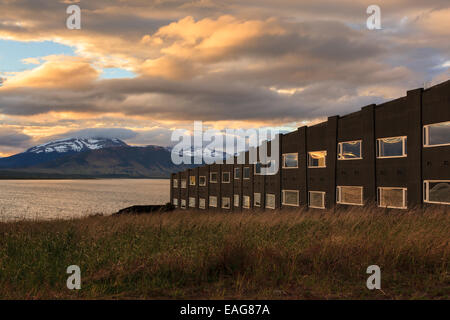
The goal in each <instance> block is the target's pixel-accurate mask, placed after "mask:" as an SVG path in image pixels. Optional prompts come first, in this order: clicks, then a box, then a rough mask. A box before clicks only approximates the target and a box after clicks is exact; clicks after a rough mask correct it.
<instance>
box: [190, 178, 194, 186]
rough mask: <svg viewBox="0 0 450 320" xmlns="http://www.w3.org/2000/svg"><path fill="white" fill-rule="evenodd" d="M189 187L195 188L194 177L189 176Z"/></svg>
mask: <svg viewBox="0 0 450 320" xmlns="http://www.w3.org/2000/svg"><path fill="white" fill-rule="evenodd" d="M189 185H190V186H195V176H189Z"/></svg>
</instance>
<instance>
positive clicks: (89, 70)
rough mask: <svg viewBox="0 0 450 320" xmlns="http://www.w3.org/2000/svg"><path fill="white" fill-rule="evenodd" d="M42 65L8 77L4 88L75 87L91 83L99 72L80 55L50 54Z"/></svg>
mask: <svg viewBox="0 0 450 320" xmlns="http://www.w3.org/2000/svg"><path fill="white" fill-rule="evenodd" d="M43 60H44V61H45V62H44V63H43V64H42V65H41V66H39V67H37V68H34V69H32V70H26V71H22V72H17V73H15V74H14V76H12V77H9V78H7V79H6V82H5V83H4V88H3V90H8V89H11V88H43V89H45V88H73V89H78V88H81V87H86V86H88V85H90V84H91V83H92V82H93V81H94V80H96V79H97V77H98V75H99V72H98V71H97V70H95V69H94V68H93V67H92V66H91V64H90V63H89V61H87V60H86V59H84V58H79V57H68V56H48V57H44V58H43Z"/></svg>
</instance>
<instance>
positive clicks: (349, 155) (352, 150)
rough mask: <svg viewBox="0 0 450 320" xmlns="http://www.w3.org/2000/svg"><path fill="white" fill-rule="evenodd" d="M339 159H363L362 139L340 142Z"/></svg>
mask: <svg viewBox="0 0 450 320" xmlns="http://www.w3.org/2000/svg"><path fill="white" fill-rule="evenodd" d="M338 159H339V160H357V159H362V151H361V140H358V141H347V142H339V143H338Z"/></svg>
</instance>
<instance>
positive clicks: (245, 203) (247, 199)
mask: <svg viewBox="0 0 450 320" xmlns="http://www.w3.org/2000/svg"><path fill="white" fill-rule="evenodd" d="M242 207H243V208H247V209H248V208H250V196H243V197H242Z"/></svg>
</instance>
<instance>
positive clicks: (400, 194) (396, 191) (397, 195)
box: [379, 188, 406, 208]
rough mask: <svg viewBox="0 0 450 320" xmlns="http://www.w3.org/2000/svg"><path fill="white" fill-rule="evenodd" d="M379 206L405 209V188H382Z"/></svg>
mask: <svg viewBox="0 0 450 320" xmlns="http://www.w3.org/2000/svg"><path fill="white" fill-rule="evenodd" d="M379 206H380V207H390V208H404V207H405V206H406V199H405V192H404V189H403V188H392V189H391V188H380V189H379Z"/></svg>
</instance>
